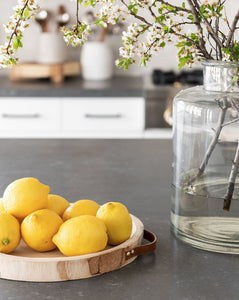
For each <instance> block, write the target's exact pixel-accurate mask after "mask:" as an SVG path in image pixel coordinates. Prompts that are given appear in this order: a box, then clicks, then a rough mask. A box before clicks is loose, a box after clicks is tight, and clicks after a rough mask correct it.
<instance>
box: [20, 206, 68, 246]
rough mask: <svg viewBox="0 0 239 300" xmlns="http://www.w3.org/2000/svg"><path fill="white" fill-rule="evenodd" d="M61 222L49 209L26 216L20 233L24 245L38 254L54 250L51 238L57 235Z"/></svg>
mask: <svg viewBox="0 0 239 300" xmlns="http://www.w3.org/2000/svg"><path fill="white" fill-rule="evenodd" d="M62 223H63V221H62V219H61V217H60V216H59V215H58V214H57V213H56V212H54V211H52V210H50V209H41V210H37V211H35V212H33V213H31V214H30V215H28V216H27V217H26V218H25V219H24V220H23V222H22V224H21V233H22V237H23V239H24V241H25V243H26V244H27V245H28V246H29V247H30V248H32V249H34V250H36V251H40V252H44V251H50V250H53V249H55V248H56V245H55V244H54V243H53V242H52V237H53V236H54V234H56V233H57V231H58V230H59V228H60V226H61V225H62Z"/></svg>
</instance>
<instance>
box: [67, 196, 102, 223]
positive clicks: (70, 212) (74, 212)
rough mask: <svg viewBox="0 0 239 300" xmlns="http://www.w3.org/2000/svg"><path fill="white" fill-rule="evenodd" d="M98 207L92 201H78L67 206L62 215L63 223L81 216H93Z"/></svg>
mask: <svg viewBox="0 0 239 300" xmlns="http://www.w3.org/2000/svg"><path fill="white" fill-rule="evenodd" d="M99 208H100V205H99V204H98V203H96V202H95V201H93V200H79V201H76V202H75V203H73V204H72V205H71V206H69V207H68V208H67V209H66V210H65V211H64V214H63V217H62V218H63V221H66V220H68V219H71V218H74V217H79V216H82V215H92V216H95V215H96V213H97V211H98V209H99Z"/></svg>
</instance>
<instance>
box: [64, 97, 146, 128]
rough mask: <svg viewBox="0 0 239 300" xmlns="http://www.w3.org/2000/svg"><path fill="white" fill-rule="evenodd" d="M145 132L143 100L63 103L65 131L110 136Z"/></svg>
mask: <svg viewBox="0 0 239 300" xmlns="http://www.w3.org/2000/svg"><path fill="white" fill-rule="evenodd" d="M143 129H144V99H143V98H128V99H122V98H113V99H112V98H107V99H105V98H97V99H95V98H80V99H75V100H72V99H64V101H63V131H94V132H97V131H105V132H106V131H107V132H109V131H136V130H143Z"/></svg>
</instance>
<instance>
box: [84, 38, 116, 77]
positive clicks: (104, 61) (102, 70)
mask: <svg viewBox="0 0 239 300" xmlns="http://www.w3.org/2000/svg"><path fill="white" fill-rule="evenodd" d="M80 61H81V68H82V77H83V79H85V80H106V79H109V78H111V77H112V74H113V66H114V62H113V54H112V50H111V48H110V46H109V45H108V44H106V43H105V42H87V43H85V45H84V46H83V47H82V49H81V56H80Z"/></svg>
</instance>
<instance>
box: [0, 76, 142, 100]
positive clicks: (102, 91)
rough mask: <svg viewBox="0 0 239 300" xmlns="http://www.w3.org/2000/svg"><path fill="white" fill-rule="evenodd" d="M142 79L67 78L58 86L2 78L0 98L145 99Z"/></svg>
mask: <svg viewBox="0 0 239 300" xmlns="http://www.w3.org/2000/svg"><path fill="white" fill-rule="evenodd" d="M143 94H144V92H143V79H142V78H141V77H128V76H121V77H113V78H112V79H111V80H104V81H84V80H82V79H81V78H80V77H72V78H67V79H66V80H65V81H64V82H63V83H61V84H56V83H52V82H50V81H49V80H45V79H44V80H36V81H23V82H11V81H10V80H9V79H8V78H7V77H0V97H143Z"/></svg>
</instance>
